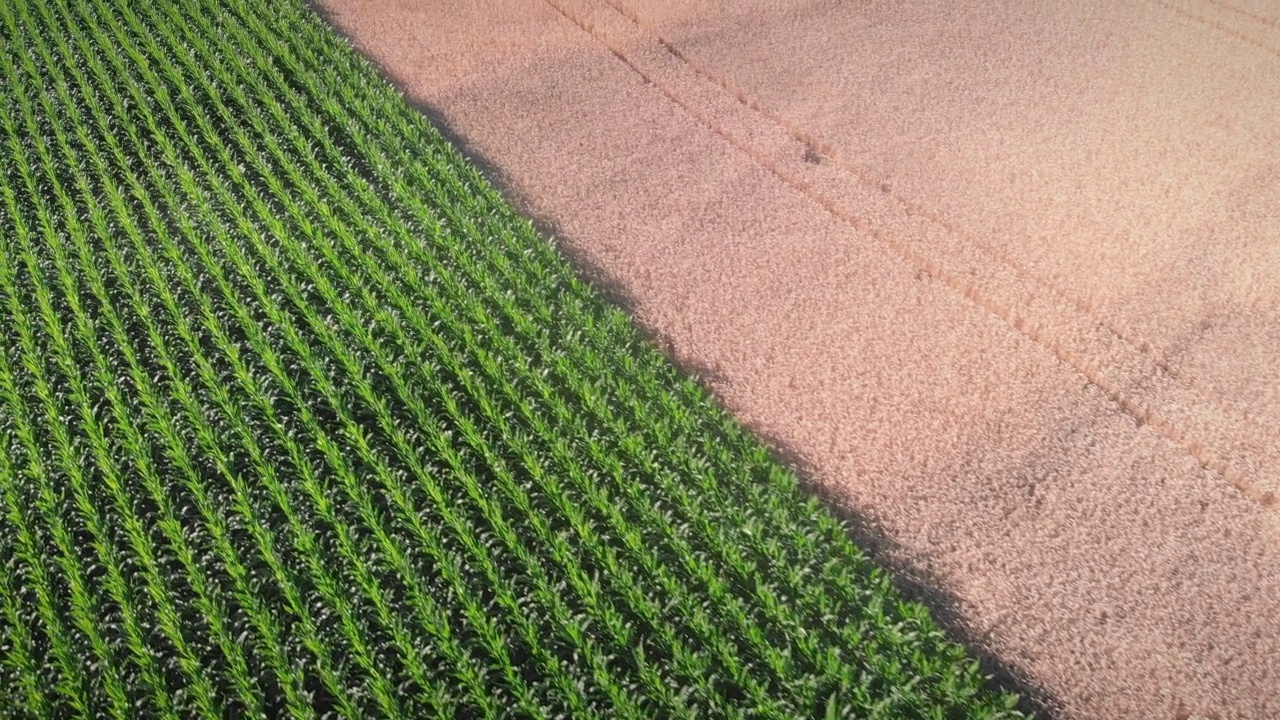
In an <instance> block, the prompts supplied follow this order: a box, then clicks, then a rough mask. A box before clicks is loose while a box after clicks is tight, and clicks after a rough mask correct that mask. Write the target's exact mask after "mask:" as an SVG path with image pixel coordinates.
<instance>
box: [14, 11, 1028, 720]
mask: <svg viewBox="0 0 1280 720" xmlns="http://www.w3.org/2000/svg"><path fill="white" fill-rule="evenodd" d="M0 15H2V17H0V38H2V39H0V47H2V48H3V52H2V53H0V65H2V66H3V67H2V68H0V123H2V125H0V716H3V717H38V718H53V717H115V718H138V717H163V718H224V717H254V718H267V717H286V716H287V717H298V718H313V717H329V716H340V717H346V718H369V717H388V718H391V717H404V718H408V717H412V718H419V717H441V718H452V717H499V716H504V717H505V716H528V717H549V716H561V717H566V716H567V717H574V718H578V717H588V716H602V717H611V718H613V717H617V718H627V717H637V718H638V717H688V716H693V715H700V716H704V717H732V716H737V715H742V716H762V717H775V716H791V717H815V716H816V717H822V716H824V715H825V716H858V717H866V716H879V717H895V718H896V717H930V718H932V717H970V716H974V717H995V716H1000V715H1002V714H1005V715H1012V714H1014V713H1006V712H1005V710H1004V708H1006V707H1008V706H1010V704H1011V702H1012V700H1013V698H1012V696H1005V695H999V694H994V693H990V692H988V691H987V690H984V689H983V685H982V678H981V677H980V676H979V674H978V670H977V667H976V665H975V663H974V662H972V660H971V659H969V658H967V657H966V655H965V654H964V652H963V650H962V649H961V648H959V647H958V646H957V645H955V644H953V643H951V642H950V641H948V640H947V639H946V638H945V637H944V636H943V634H942V633H941V632H940V631H939V629H938V627H937V626H936V625H935V624H934V623H933V622H932V621H931V620H930V618H929V616H928V614H927V612H926V611H925V610H924V609H922V608H921V607H919V606H917V605H913V604H909V603H905V602H903V601H902V600H901V599H900V598H899V597H898V595H897V594H896V593H895V592H894V590H893V588H892V586H891V585H890V584H889V580H888V579H887V577H886V576H885V575H884V574H883V573H882V572H880V571H878V570H877V569H875V568H873V567H872V566H871V565H870V564H869V563H868V561H867V560H866V559H865V558H864V556H863V555H862V554H861V553H860V552H859V551H858V549H857V548H855V547H854V546H853V545H852V544H851V542H850V540H849V539H848V535H847V532H846V529H845V528H844V527H843V526H842V525H841V524H840V523H839V522H837V521H836V520H835V519H833V518H832V516H831V515H829V514H828V513H827V512H826V511H825V510H823V509H822V508H821V507H820V506H819V505H818V504H817V503H816V502H815V501H813V500H812V499H809V498H806V497H805V496H804V495H803V493H802V492H801V490H800V489H799V488H798V486H797V483H796V480H795V478H794V477H793V476H792V475H790V474H789V473H788V472H787V471H785V470H784V469H782V468H781V467H779V466H778V465H777V464H775V463H774V462H773V461H771V460H770V458H769V456H768V454H767V453H766V452H765V450H764V449H763V448H762V447H761V446H760V445H759V444H758V443H757V442H756V441H754V440H752V439H751V438H750V437H749V436H748V435H747V434H746V433H745V432H744V431H743V430H742V429H740V428H739V427H738V426H737V425H736V424H734V422H733V421H732V420H731V419H729V418H727V417H726V416H725V415H724V414H723V413H722V412H721V411H719V410H717V409H716V408H715V407H714V406H713V405H712V404H711V403H710V402H709V401H708V399H707V396H706V395H705V393H704V392H702V391H701V390H700V389H699V388H698V387H697V386H696V385H694V384H692V383H691V382H688V381H686V380H682V379H681V378H680V377H679V376H678V375H677V374H676V373H675V372H674V371H673V370H672V369H671V367H670V366H668V365H667V364H666V363H665V361H664V360H663V359H662V358H661V356H659V355H658V354H656V353H655V352H654V351H652V350H651V349H650V348H649V347H648V346H647V345H646V344H645V343H644V342H643V341H642V340H641V338H639V336H638V335H637V333H636V332H635V330H634V329H633V327H632V326H631V325H630V323H629V321H628V319H627V318H626V317H625V316H624V315H623V314H622V313H621V312H619V311H618V310H616V309H612V308H609V307H607V306H605V305H604V304H602V303H601V302H600V301H599V300H598V298H597V297H596V296H595V295H594V294H593V292H592V290H591V289H590V288H589V287H588V286H586V285H584V284H583V283H582V282H580V281H579V280H577V279H575V277H574V276H573V275H572V273H571V272H570V270H569V269H568V268H567V266H566V265H565V264H564V263H563V262H562V261H561V260H560V259H559V258H558V256H557V255H556V253H555V251H554V250H553V248H552V247H551V246H550V245H549V244H548V243H547V242H545V240H543V239H541V238H539V237H538V236H537V234H536V233H535V231H534V230H533V229H532V228H531V226H530V224H529V223H528V222H526V221H525V220H523V219H520V218H518V217H517V216H515V215H514V214H513V213H512V211H511V210H510V209H508V208H507V206H506V205H504V203H503V202H502V200H501V199H500V198H499V197H498V196H497V195H496V194H495V192H494V191H493V190H492V189H491V188H490V187H489V186H488V185H487V184H486V183H485V181H484V180H483V179H482V178H481V177H480V176H478V175H477V173H476V172H475V171H474V170H473V169H472V168H471V167H469V166H468V165H467V163H466V162H465V161H464V160H463V159H461V158H460V157H459V155H458V154H457V153H456V152H455V151H454V150H453V149H452V148H450V147H449V146H448V145H447V144H446V143H445V142H444V141H443V140H442V139H441V138H440V136H439V135H438V134H437V133H436V131H435V130H434V129H433V128H432V127H431V126H430V125H429V124H427V123H426V122H425V121H424V120H423V119H421V118H420V117H419V116H418V115H416V114H415V113H414V112H413V111H412V110H411V109H410V108H409V107H407V106H406V105H405V104H404V103H403V102H402V101H401V100H400V98H399V97H398V96H397V95H396V93H395V92H394V90H393V89H391V88H390V87H388V86H387V85H386V84H385V83H384V82H383V81H381V80H380V79H379V78H378V77H377V75H376V73H375V72H374V71H373V70H372V69H371V67H370V66H369V65H368V63H367V62H365V61H364V60H362V59H361V58H359V57H358V56H357V55H356V54H355V53H354V52H352V51H351V50H350V48H349V46H347V45H346V44H345V43H344V42H343V41H342V40H341V39H339V38H337V37H336V36H335V35H334V34H333V33H332V32H331V31H330V30H329V29H328V28H327V27H326V26H325V25H324V24H323V23H322V22H321V21H320V20H319V19H318V18H317V17H316V16H315V15H314V13H313V12H312V11H311V10H310V8H308V7H307V6H305V5H304V4H303V3H302V2H301V1H300V0H291V1H289V2H283V3H282V2H267V1H266V0H224V1H222V2H213V1H212V0H209V1H204V0H189V1H187V2H178V3H174V2H166V1H164V0H161V1H159V2H154V3H152V2H143V3H133V2H123V1H119V0H30V1H29V2H28V1H24V0H3V2H0Z"/></svg>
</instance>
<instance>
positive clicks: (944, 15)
mask: <svg viewBox="0 0 1280 720" xmlns="http://www.w3.org/2000/svg"><path fill="white" fill-rule="evenodd" d="M319 6H320V9H321V10H322V12H324V13H325V15H326V16H327V17H328V18H329V19H330V20H331V21H332V22H334V23H335V24H336V25H337V26H338V27H339V28H340V29H341V30H343V31H344V32H345V33H347V34H348V36H349V37H351V38H352V39H353V41H354V43H355V44H356V45H357V47H359V48H360V49H361V50H362V51H364V52H366V53H367V54H368V55H370V56H371V57H372V58H374V60H375V61H376V62H378V63H379V64H380V65H381V66H382V67H383V69H384V71H385V72H386V73H387V74H388V76H389V77H390V78H391V79H392V80H394V81H395V82H397V83H398V84H399V85H400V86H401V87H403V88H404V89H405V91H406V94H407V95H408V97H409V98H410V99H411V100H412V101H414V102H416V103H419V104H420V105H421V106H423V107H424V108H425V109H427V110H428V112H429V113H430V114H431V115H432V117H433V119H434V120H436V121H437V122H441V123H443V124H444V125H445V126H446V128H447V129H448V130H449V131H450V132H451V133H453V134H454V135H455V136H456V137H457V138H458V139H459V140H460V141H461V142H462V143H463V144H464V145H465V147H466V148H467V150H468V151H470V152H471V153H473V154H474V155H475V156H476V157H478V158H480V159H482V160H483V161H485V162H487V163H488V164H490V165H491V167H490V170H491V172H492V173H493V174H495V175H496V177H495V179H496V180H499V181H500V182H501V183H502V184H503V185H504V187H505V188H506V190H507V191H508V193H509V194H510V195H511V196H512V197H513V199H515V200H516V201H517V203H518V204H519V205H520V206H521V208H522V209H523V210H525V211H526V212H528V213H530V214H531V215H533V216H535V217H537V218H539V219H540V220H542V221H543V222H544V223H546V225H547V226H548V227H550V228H553V229H554V231H555V234H556V237H557V241H558V242H559V243H561V244H562V246H563V247H564V249H565V250H566V252H567V253H569V254H570V255H571V256H572V257H574V258H575V259H576V260H577V261H578V263H579V265H580V267H583V268H584V269H586V271H587V272H588V273H589V274H592V275H594V276H595V277H596V279H598V280H599V281H601V282H602V283H604V284H606V285H607V286H609V287H612V288H613V289H614V290H615V292H616V293H617V295H618V297H619V298H622V299H624V300H625V302H626V303H627V305H628V306H629V308H630V309H631V310H632V311H633V312H634V313H635V315H636V317H637V318H638V320H639V322H640V323H641V324H642V325H644V326H645V327H646V328H648V329H649V330H650V331H651V332H652V333H653V334H654V335H655V336H656V337H658V338H661V341H662V342H663V343H664V344H665V346H666V349H667V351H668V352H669V354H671V355H672V356H673V357H674V358H675V359H677V360H678V361H680V362H681V363H683V364H684V365H686V366H687V367H691V368H697V369H699V370H700V372H701V374H702V375H703V377H704V378H705V379H706V381H707V383H708V384H709V385H710V386H711V387H712V388H713V389H714V390H715V391H716V393H717V394H718V395H719V397H720V398H721V399H722V400H723V402H724V403H725V404H726V406H727V407H729V408H731V409H732V410H733V411H734V412H735V413H736V414H737V415H738V417H740V418H741V419H742V420H743V421H744V422H746V423H747V424H749V425H750V426H751V427H753V428H755V429H757V430H758V431H759V432H760V433H761V434H762V435H764V436H765V437H767V438H768V439H770V440H771V441H772V442H773V443H775V444H776V445H777V446H779V447H781V448H785V449H786V450H787V451H788V452H789V453H790V454H791V455H792V456H794V458H795V459H796V462H797V463H799V464H801V465H802V466H803V467H804V470H805V472H806V474H807V477H809V478H810V479H811V480H812V481H813V482H814V483H815V484H816V485H817V486H818V487H819V488H820V489H821V490H822V491H824V492H825V493H827V494H829V495H830V496H831V497H833V498H834V499H835V501H836V502H838V503H839V504H841V505H843V506H845V507H846V508H847V509H848V510H849V511H850V512H851V513H853V514H854V515H856V516H857V517H858V518H861V519H862V521H863V522H864V524H865V526H866V527H867V528H868V530H867V534H866V541H867V542H869V543H871V544H872V545H873V550H874V551H875V552H876V554H877V557H879V558H880V559H881V560H882V561H884V562H887V563H890V564H891V565H893V566H895V567H897V568H898V569H899V570H900V572H902V573H903V574H904V577H905V576H911V577H913V578H915V579H916V580H918V581H919V582H920V583H921V584H922V585H923V586H926V587H929V588H932V592H933V606H934V608H935V610H937V611H938V612H939V613H940V615H942V616H943V619H944V620H948V619H949V620H950V622H951V623H952V624H953V626H954V627H956V628H957V630H958V631H959V632H961V633H962V634H963V635H964V636H965V637H966V639H968V640H969V641H970V642H971V643H972V644H973V645H974V646H975V647H977V648H980V649H981V650H982V651H984V652H989V653H991V654H992V655H993V656H995V657H997V658H999V659H1000V661H1001V663H1002V664H1003V665H1004V666H1006V667H1008V668H1012V669H1013V671H1014V672H1015V673H1016V674H1018V675H1021V676H1022V677H1023V678H1024V679H1025V680H1026V681H1027V682H1029V683H1030V684H1031V685H1033V686H1035V687H1037V688H1039V689H1040V691H1041V692H1043V694H1044V698H1045V701H1046V702H1047V703H1048V704H1049V705H1050V706H1051V707H1052V708H1053V709H1054V710H1055V711H1056V713H1055V714H1060V715H1061V716H1063V717H1070V718H1092V717H1100V718H1161V717H1168V718H1175V717H1176V718H1183V717H1195V716H1208V717H1221V718H1235V717H1240V718H1272V717H1280V696H1278V695H1277V693H1276V689H1277V688H1280V501H1278V500H1277V498H1278V497H1280V119H1278V118H1280V3H1277V2H1275V1H1274V0H1254V1H1252V2H1250V1H1249V0H1230V1H1229V2H1220V1H1218V0H1176V1H1175V0H1169V1H1164V0H1161V1H1158V2H1145V1H1143V2H1139V1H1135V0H1126V1H1124V2H1119V3H1114V2H1101V1H1095V2H1081V3H1066V4H1059V3H1051V2H1034V3H1021V2H1015V1H1014V0H993V1H991V2H985V3H963V2H941V3H915V4H907V5H903V4H900V3H887V2H880V1H879V0H870V1H867V2H836V1H834V0H828V1H825V2H823V1H817V0H812V1H810V2H804V1H802V0H740V1H739V2H734V3H729V2H711V1H710V0H687V1H686V2H658V1H651V2H644V1H642V0H485V1H484V2H479V1H472V0H441V1H440V2H429V3H427V2H410V1H409V0H321V1H320V3H319ZM729 6H732V7H729Z"/></svg>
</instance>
